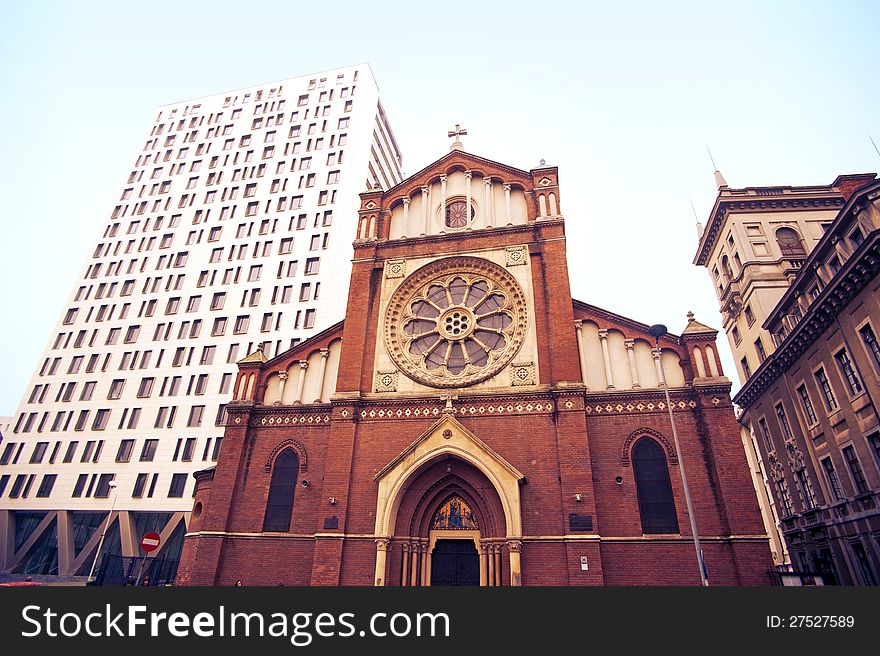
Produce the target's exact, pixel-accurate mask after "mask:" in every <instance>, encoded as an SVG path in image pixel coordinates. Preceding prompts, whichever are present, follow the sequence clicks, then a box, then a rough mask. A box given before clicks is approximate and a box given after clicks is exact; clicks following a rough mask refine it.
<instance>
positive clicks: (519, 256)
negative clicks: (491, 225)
mask: <svg viewBox="0 0 880 656" xmlns="http://www.w3.org/2000/svg"><path fill="white" fill-rule="evenodd" d="M504 253H505V255H506V256H507V261H506V262H505V265H506V266H509V267H512V266H518V265H520V264H525V263H526V262H527V261H528V259H529V247H528V246H508V247H507V248H505V249H504Z"/></svg>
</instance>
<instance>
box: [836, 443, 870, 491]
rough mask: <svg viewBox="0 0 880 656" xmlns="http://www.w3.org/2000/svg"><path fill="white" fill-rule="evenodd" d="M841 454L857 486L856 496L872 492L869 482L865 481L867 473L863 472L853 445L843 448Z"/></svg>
mask: <svg viewBox="0 0 880 656" xmlns="http://www.w3.org/2000/svg"><path fill="white" fill-rule="evenodd" d="M841 453H843V457H844V459H845V460H846V464H847V466H848V467H849V471H850V473H851V474H852V478H853V483H854V484H855V486H856V494H865V493H866V492H868V491H870V488H869V487H868V481H866V480H865V472H863V471H862V464H861V463H860V462H859V457H858V456H857V455H856V450H855V449H854V448H853V446H852V444H850V445H849V446H845V447H843V449H841Z"/></svg>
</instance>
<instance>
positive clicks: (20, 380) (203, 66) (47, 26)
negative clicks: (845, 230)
mask: <svg viewBox="0 0 880 656" xmlns="http://www.w3.org/2000/svg"><path fill="white" fill-rule="evenodd" d="M612 4H614V5H616V6H614V7H612V6H609V5H612ZM878 19H880V4H878V3H876V2H843V1H837V2H824V3H818V2H773V3H771V2H749V3H747V2H740V3H723V4H722V3H709V2H700V3H697V2H694V3H647V2H645V3H642V2H628V3H609V2H601V3H598V2H577V3H575V2H571V3H567V2H566V3H557V2H552V1H551V2H540V3H534V2H532V3H518V2H507V3H496V2H491V1H483V2H479V3H455V2H452V3H448V4H442V3H430V4H429V3H421V4H420V3H414V2H400V3H394V2H375V3H363V2H343V1H342V0H337V1H336V2H333V3H319V2H309V3H305V2H259V3H242V2H232V3H227V2H223V1H221V0H214V1H212V2H181V1H179V0H178V1H177V2H164V1H152V2H149V3H146V2H144V3H137V4H135V3H123V2H77V3H73V2H68V3H62V2H39V1H34V0H31V1H28V2H10V1H5V2H3V3H2V5H0V61H2V62H3V63H2V65H0V125H2V126H3V127H4V138H3V144H4V148H3V156H2V158H0V199H2V204H0V208H2V210H0V211H2V215H0V221H2V233H0V234H2V235H3V239H2V242H0V243H2V257H0V281H2V295H0V299H2V300H0V303H2V305H0V307H2V308H3V312H2V317H3V320H2V322H0V349H2V353H0V355H2V361H3V367H2V373H0V414H12V413H13V412H14V411H15V409H16V406H17V404H18V402H19V400H20V399H21V396H22V394H23V393H24V392H25V386H26V385H27V382H28V380H29V378H30V376H31V374H32V373H33V370H34V368H35V365H36V364H37V362H38V359H39V357H40V354H41V352H42V350H43V348H44V347H45V345H46V342H47V340H48V339H49V336H50V334H52V332H53V329H54V326H55V323H56V322H57V320H58V318H59V316H60V314H61V313H62V311H63V307H64V304H65V302H66V299H67V297H68V295H69V293H70V291H71V289H72V288H73V286H74V284H75V281H76V278H77V276H78V275H79V272H80V268H81V266H82V264H83V262H84V260H85V257H86V255H87V254H88V252H89V251H90V248H91V245H92V244H93V241H94V239H95V238H96V236H97V234H98V232H99V230H100V229H101V227H102V226H103V224H104V222H105V219H106V216H107V214H108V212H109V211H110V210H111V209H112V207H113V205H114V201H115V198H116V196H117V195H118V192H119V189H120V187H121V185H122V183H123V182H124V180H125V178H126V177H127V175H128V172H129V171H130V169H131V165H132V163H133V161H134V159H135V156H136V154H137V151H138V148H139V147H140V144H141V143H142V141H143V140H144V138H145V137H146V135H147V132H148V130H149V125H150V121H151V120H152V118H153V116H154V110H155V109H156V108H157V107H158V106H159V105H162V104H165V103H169V102H173V101H177V100H181V99H185V98H189V97H198V96H203V95H208V94H212V93H218V92H221V91H223V90H227V89H234V88H238V87H243V86H249V85H253V84H258V83H260V82H264V81H266V82H268V81H273V80H278V79H282V78H286V77H292V76H296V75H302V74H307V73H310V72H314V71H319V70H325V69H330V68H334V67H338V66H345V65H349V64H352V63H358V62H364V61H366V62H369V63H370V64H371V66H372V68H373V72H374V74H375V76H376V78H377V80H378V82H379V86H380V90H381V93H382V99H383V103H384V105H385V107H386V109H387V111H388V114H389V118H390V120H391V123H392V126H393V128H394V130H395V133H396V136H397V139H398V142H399V143H400V145H401V148H402V151H403V155H404V167H405V170H406V171H407V172H409V173H413V172H415V171H417V170H419V169H420V168H421V167H423V166H424V165H425V164H427V163H429V162H430V161H432V160H434V159H436V158H437V157H439V156H441V155H442V154H443V153H444V152H446V149H447V147H448V140H447V139H446V130H447V129H448V128H450V127H451V126H452V125H453V124H455V123H461V124H462V125H463V126H464V127H466V128H467V129H468V130H469V135H468V136H467V137H465V139H464V143H465V147H466V149H467V150H469V151H471V152H474V153H477V154H480V155H483V156H486V157H489V158H492V159H496V160H499V161H502V162H505V163H508V164H511V165H513V166H517V167H521V168H526V169H528V168H531V167H533V166H535V165H537V163H538V161H539V160H540V159H541V158H544V159H546V160H547V162H548V163H551V164H556V165H558V166H559V167H560V183H561V207H562V210H563V212H564V214H565V217H566V220H567V235H568V253H569V262H570V265H571V266H570V268H571V278H572V290H573V293H574V295H575V296H576V297H577V298H579V299H581V300H584V301H586V302H588V303H593V304H595V305H599V306H601V307H605V308H607V309H609V310H612V311H615V312H619V313H621V314H624V315H628V316H630V317H632V318H634V319H637V320H639V321H644V322H647V323H653V322H662V323H665V324H667V325H668V326H669V328H670V329H671V330H672V331H674V332H678V331H680V330H681V329H682V328H683V327H684V325H685V322H686V318H685V313H686V312H687V311H688V310H693V311H694V312H695V313H696V314H697V318H698V319H700V320H701V321H703V322H704V323H707V324H710V325H713V326H716V327H719V326H720V323H721V322H720V316H719V314H718V310H717V304H716V301H715V295H714V293H713V291H712V286H711V284H710V282H709V278H708V276H707V274H706V272H705V270H704V269H698V268H696V267H694V266H693V265H692V264H691V261H692V259H693V255H694V251H695V248H696V231H695V229H694V218H693V214H692V212H691V208H690V203H689V199H693V203H694V205H695V206H696V209H697V213H698V214H699V216H700V219H701V220H704V219H705V217H706V215H707V213H708V211H709V209H710V208H711V205H712V201H713V200H714V197H715V193H716V190H715V188H714V184H713V177H712V169H711V166H710V163H709V160H708V156H707V155H706V147H705V145H706V144H707V143H708V144H710V146H711V147H712V151H713V153H714V155H715V159H716V161H717V162H718V164H719V166H720V168H721V169H722V171H723V172H724V175H725V176H726V178H727V180H728V182H729V183H730V185H731V186H734V187H738V186H739V187H741V186H747V185H762V184H769V185H772V184H820V183H829V182H831V181H832V180H833V179H834V178H835V177H836V176H837V175H838V174H840V173H853V172H861V171H880V157H878V155H877V153H876V152H875V151H874V150H873V148H872V147H871V143H870V141H869V140H868V134H869V133H870V134H872V135H873V136H874V139H875V141H878V142H880V92H878V90H877V84H876V70H877V62H878V54H880V52H878V50H880V46H878V45H877V44H878V39H877V25H878ZM658 251H662V253H663V255H662V256H661V257H658V256H657V252H658ZM722 343H723V347H722V353H723V354H724V357H725V368H726V370H727V373H728V375H729V376H730V377H731V378H735V371H734V370H733V364H732V361H731V357H730V355H729V352H728V349H727V348H726V340H724V341H723V342H722Z"/></svg>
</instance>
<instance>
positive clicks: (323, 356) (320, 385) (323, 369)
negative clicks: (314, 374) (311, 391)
mask: <svg viewBox="0 0 880 656" xmlns="http://www.w3.org/2000/svg"><path fill="white" fill-rule="evenodd" d="M329 356H330V349H328V348H322V349H321V368H320V369H318V398H317V399H315V403H320V402H321V399H323V398H324V376H325V375H326V373H327V358H328V357H329Z"/></svg>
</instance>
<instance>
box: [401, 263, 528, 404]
mask: <svg viewBox="0 0 880 656" xmlns="http://www.w3.org/2000/svg"><path fill="white" fill-rule="evenodd" d="M526 318H527V310H526V303H525V296H524V295H523V292H522V289H521V288H520V286H519V284H518V283H517V282H516V280H515V279H514V277H513V276H512V275H510V273H509V272H507V271H506V270H505V269H504V268H502V267H500V266H498V265H497V264H495V263H493V262H489V261H488V260H483V259H480V258H476V257H454V258H447V259H443V260H438V261H436V262H432V263H430V264H427V265H425V266H423V267H422V268H420V269H418V270H417V271H415V272H414V273H413V274H412V275H410V276H409V277H408V278H407V279H406V280H405V281H404V282H403V283H402V284H401V285H400V287H398V288H397V291H395V292H394V295H393V296H392V297H391V301H390V303H389V305H388V309H387V311H386V313H385V345H386V347H387V348H388V353H389V355H390V356H391V359H392V360H393V361H394V363H395V364H396V365H397V366H398V368H399V369H400V370H401V371H403V372H404V373H405V374H406V375H407V376H409V377H410V378H412V379H413V380H416V381H418V382H420V383H424V384H425V385H430V386H431V387H465V386H468V385H473V384H475V383H478V382H480V381H483V380H485V379H487V378H489V377H490V376H492V375H493V374H495V373H497V372H498V371H500V370H501V369H502V368H504V367H505V366H506V365H507V364H509V363H510V361H511V360H512V359H513V358H514V356H515V355H516V353H517V352H518V351H519V349H520V347H521V346H522V342H523V339H524V337H525V331H526Z"/></svg>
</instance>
